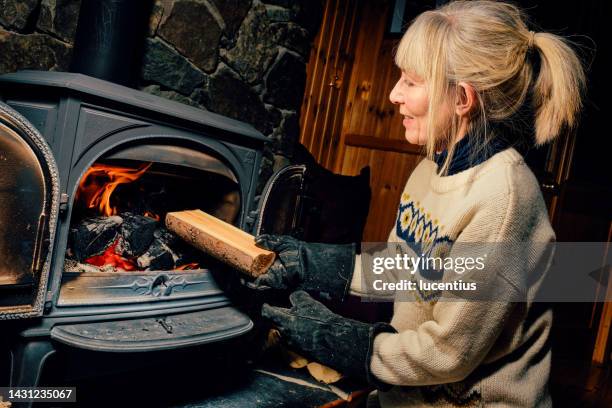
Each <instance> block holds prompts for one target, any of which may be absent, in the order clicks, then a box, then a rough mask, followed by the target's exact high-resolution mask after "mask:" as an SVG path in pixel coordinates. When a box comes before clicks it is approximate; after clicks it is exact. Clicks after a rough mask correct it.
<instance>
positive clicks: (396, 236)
mask: <svg viewBox="0 0 612 408" xmlns="http://www.w3.org/2000/svg"><path fill="white" fill-rule="evenodd" d="M437 168H438V166H437V164H436V163H435V162H433V161H431V160H427V159H425V160H423V161H422V162H421V163H420V164H419V165H418V166H417V168H416V169H415V170H414V172H413V173H412V175H411V176H410V178H409V180H408V182H407V183H406V186H405V188H404V191H403V193H402V196H401V202H400V205H399V209H398V213H397V219H396V223H395V225H394V227H393V229H392V230H391V232H390V234H389V239H388V241H389V242H400V243H408V244H409V245H410V246H411V247H412V248H417V249H418V252H423V253H429V252H431V251H435V248H437V244H438V243H440V242H446V243H448V245H450V247H451V248H455V247H460V246H461V245H459V244H461V243H464V244H465V243H477V244H478V243H502V244H504V245H505V244H506V243H507V244H521V243H528V245H520V248H521V253H520V254H519V256H518V257H517V256H513V257H508V256H505V255H504V251H498V252H495V253H494V254H492V256H489V258H488V259H487V262H486V264H485V268H484V272H483V273H496V274H501V275H503V278H504V282H505V283H507V285H508V288H507V289H504V290H510V291H512V290H514V291H516V292H517V293H521V294H524V295H525V300H524V301H521V302H516V301H483V300H480V301H467V300H463V301H459V300H455V301H437V297H435V296H431V297H429V296H430V295H431V293H426V292H420V291H413V292H412V293H413V296H414V298H413V299H410V300H406V299H403V300H397V298H396V300H395V303H394V314H393V318H392V321H391V324H392V325H393V327H394V328H395V329H396V330H397V331H398V333H382V334H379V335H378V336H376V338H375V340H374V349H373V353H372V360H371V362H370V369H371V371H372V373H373V374H374V375H375V376H376V377H377V378H378V379H379V380H381V381H383V382H385V383H387V384H390V385H392V386H393V387H392V388H391V389H390V390H389V391H386V392H383V391H378V392H376V393H374V394H373V395H371V396H370V397H371V398H370V403H372V404H373V406H377V405H379V406H381V407H415V406H436V407H455V406H462V407H465V406H483V405H484V406H487V407H488V406H494V407H495V406H497V407H545V406H551V405H552V403H551V399H550V395H549V393H548V388H547V387H548V377H549V372H550V346H549V342H548V341H547V340H548V336H549V332H550V329H551V324H552V311H551V309H550V308H549V306H548V305H546V304H543V303H536V302H533V301H531V300H532V297H530V294H533V293H534V291H537V289H538V288H539V287H540V285H541V284H542V282H543V280H544V276H545V271H546V269H547V268H544V271H542V267H541V265H548V262H549V261H550V258H551V256H552V254H551V253H550V251H547V250H546V248H548V247H549V246H547V245H545V244H547V243H550V242H552V241H554V239H555V236H554V232H553V230H552V227H551V225H550V222H549V219H548V212H547V210H546V206H545V204H544V200H543V198H542V194H541V192H540V189H539V185H538V183H537V180H536V178H535V176H534V175H533V173H532V172H531V170H530V169H529V168H528V166H527V165H526V164H525V162H524V161H523V158H522V156H521V155H520V154H519V153H518V152H517V151H516V150H515V149H513V148H506V149H505V150H502V151H500V152H498V153H496V154H494V155H493V156H491V157H489V158H487V159H486V160H485V161H483V162H481V163H479V164H477V165H475V166H472V167H469V168H467V169H466V170H463V171H459V172H457V173H454V174H451V175H448V176H440V175H438V174H437ZM539 244H543V245H539ZM451 251H452V249H451ZM514 255H516V254H514ZM364 259H365V258H364ZM361 262H362V259H361V256H359V255H358V256H357V260H356V263H355V264H356V267H355V273H354V275H353V280H352V282H351V293H352V294H354V295H364V294H365V291H364V290H363V289H362V287H361V285H362V267H361ZM536 271H538V272H536ZM521 276H522V277H525V276H526V277H527V278H526V279H521Z"/></svg>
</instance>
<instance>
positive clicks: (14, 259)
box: [0, 103, 59, 320]
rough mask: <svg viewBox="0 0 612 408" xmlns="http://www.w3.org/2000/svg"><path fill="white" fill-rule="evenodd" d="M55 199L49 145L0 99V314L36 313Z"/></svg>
mask: <svg viewBox="0 0 612 408" xmlns="http://www.w3.org/2000/svg"><path fill="white" fill-rule="evenodd" d="M58 202H59V179H58V172H57V166H56V164H55V160H54V159H53V156H52V153H51V149H50V148H49V146H48V145H47V143H46V142H45V140H44V139H43V137H42V136H41V135H40V133H39V132H38V131H37V130H36V129H35V128H34V126H32V125H31V124H30V123H29V122H28V121H27V120H25V119H24V118H23V117H22V116H21V115H19V114H18V113H17V112H15V111H14V110H13V109H11V108H9V107H8V106H6V105H5V104H3V103H0V320H4V319H17V318H24V317H34V316H40V315H41V314H42V311H43V304H44V300H45V292H46V289H47V281H48V279H49V270H50V265H51V251H50V248H51V247H52V245H51V243H52V242H53V238H54V233H55V227H56V224H57V214H58Z"/></svg>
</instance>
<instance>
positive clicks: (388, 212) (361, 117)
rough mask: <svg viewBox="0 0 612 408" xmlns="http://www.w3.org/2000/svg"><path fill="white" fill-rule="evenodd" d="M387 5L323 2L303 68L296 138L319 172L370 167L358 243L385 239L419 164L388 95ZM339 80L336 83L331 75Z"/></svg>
mask: <svg viewBox="0 0 612 408" xmlns="http://www.w3.org/2000/svg"><path fill="white" fill-rule="evenodd" d="M390 5H391V2H390V1H389V0H352V1H342V0H328V1H327V4H326V8H325V13H324V18H323V22H322V25H321V29H320V32H319V35H318V36H317V38H316V39H315V44H314V47H313V51H312V53H311V56H310V62H309V65H308V70H307V75H308V79H307V86H306V94H305V97H304V104H303V106H302V116H301V121H302V122H301V137H300V141H301V143H302V144H304V145H305V146H306V147H307V148H308V149H309V151H310V152H311V153H312V154H313V156H315V158H316V159H317V161H318V162H319V163H320V164H321V165H323V166H325V167H326V168H328V169H330V170H332V171H334V172H336V173H341V174H346V175H355V174H358V173H359V171H360V170H361V168H363V167H364V166H368V165H369V166H370V168H371V180H370V186H371V188H372V203H371V206H370V214H369V216H368V222H367V225H366V229H365V233H364V240H366V241H384V240H386V239H387V236H388V233H389V230H390V228H391V227H392V225H393V223H394V221H395V215H396V210H397V206H398V203H399V197H400V194H401V191H402V189H403V187H404V184H405V182H406V180H407V178H408V176H409V175H410V173H411V172H412V170H413V169H414V167H415V166H416V164H417V163H418V162H419V161H420V160H421V156H420V155H419V153H420V149H419V148H418V147H415V146H412V145H409V144H408V143H407V142H406V141H405V139H404V128H403V126H402V124H401V118H400V117H399V115H398V114H397V108H396V107H395V106H394V105H393V104H392V103H391V102H390V101H389V92H390V91H391V89H392V88H393V86H394V85H395V82H396V81H397V79H398V78H399V74H400V73H399V70H398V68H397V67H396V66H395V64H394V61H393V55H394V48H395V47H396V45H397V42H398V40H397V39H393V38H387V37H385V29H386V23H387V15H388V12H389V7H390ZM335 75H338V77H339V78H340V81H339V83H336V85H337V86H330V84H333V79H334V76H335Z"/></svg>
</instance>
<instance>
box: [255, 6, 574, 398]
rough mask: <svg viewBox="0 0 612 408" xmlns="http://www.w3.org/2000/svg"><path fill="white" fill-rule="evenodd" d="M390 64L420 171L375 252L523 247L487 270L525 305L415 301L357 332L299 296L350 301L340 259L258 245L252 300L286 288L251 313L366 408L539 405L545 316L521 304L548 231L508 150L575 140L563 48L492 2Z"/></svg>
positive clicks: (353, 273) (435, 31)
mask: <svg viewBox="0 0 612 408" xmlns="http://www.w3.org/2000/svg"><path fill="white" fill-rule="evenodd" d="M395 61H396V64H397V65H398V67H399V68H400V70H401V77H400V79H399V80H398V82H397V84H396V85H395V87H394V88H393V90H392V91H391V94H390V99H391V101H392V102H393V103H394V104H396V105H397V106H398V108H399V113H400V114H401V115H402V119H403V125H404V127H405V136H406V139H407V140H408V141H409V142H411V143H414V144H418V145H423V146H425V148H426V152H427V158H426V159H425V160H423V161H422V162H421V163H420V164H419V165H418V166H417V168H416V169H415V170H414V172H413V173H412V175H411V176H410V179H409V180H408V182H407V184H406V187H405V190H404V192H403V194H402V200H401V202H400V205H399V211H398V216H397V222H396V225H395V226H394V228H393V229H392V231H391V233H390V235H389V241H391V242H405V243H408V244H410V245H411V247H412V248H415V250H416V251H417V252H426V251H427V250H431V249H432V248H436V246H437V245H438V244H446V245H448V246H450V247H451V248H453V249H451V251H452V250H454V248H456V247H457V246H458V245H459V244H462V243H470V242H472V243H501V244H504V243H509V244H516V243H533V244H530V245H519V247H520V248H521V249H520V250H521V252H520V253H519V254H518V255H519V256H512V257H510V256H505V254H506V253H505V252H504V251H494V252H493V253H491V254H490V256H489V258H488V259H487V262H486V263H485V264H486V267H485V272H486V273H491V274H496V275H499V277H501V278H502V279H501V280H500V281H499V282H503V284H505V285H507V287H504V288H503V292H500V293H511V292H513V291H515V292H516V294H518V295H520V296H523V295H524V296H525V298H524V301H521V302H516V301H511V300H515V299H514V298H512V299H511V297H508V299H507V300H505V299H503V298H500V299H497V300H498V301H496V302H477V301H439V298H438V297H436V296H431V297H427V296H428V293H427V292H418V294H417V295H415V296H416V297H417V299H415V301H412V302H398V301H396V303H395V305H394V314H393V318H392V320H391V322H390V324H387V323H378V324H366V323H362V322H358V321H355V320H351V319H346V318H344V317H342V316H339V315H337V314H334V313H333V312H331V311H330V310H328V309H327V308H325V307H324V306H323V305H322V304H321V303H319V302H317V301H315V300H313V299H312V298H311V297H310V296H309V294H307V293H306V292H305V291H308V292H311V293H313V292H314V293H316V294H318V295H321V294H323V295H326V296H328V297H333V298H337V299H343V298H344V296H345V295H346V294H347V292H349V291H350V292H351V293H353V294H360V293H362V287H361V283H362V276H361V275H362V268H361V267H360V264H361V262H362V260H361V258H360V256H355V253H354V246H352V245H344V246H342V245H324V244H311V243H305V242H301V241H298V240H295V239H293V238H291V237H286V236H260V237H258V239H257V241H258V242H259V243H260V245H261V246H264V247H267V248H270V249H272V250H274V251H276V252H277V253H278V255H279V259H278V260H277V262H276V263H275V265H274V266H273V268H272V269H271V271H270V272H269V273H268V274H266V275H264V276H262V277H260V278H258V279H257V280H256V281H255V282H254V283H253V285H252V286H254V287H257V288H261V287H274V288H284V289H299V290H298V291H296V292H294V293H292V294H291V296H290V300H291V303H292V304H293V307H292V308H291V309H283V308H278V307H273V306H269V305H264V308H263V311H262V314H263V316H265V317H267V318H269V319H270V320H272V321H273V322H274V323H275V324H276V325H277V326H278V327H279V329H280V331H281V333H282V335H283V337H284V338H285V339H286V340H287V342H288V343H289V344H290V345H291V346H293V347H295V348H298V349H300V350H302V352H303V353H305V354H307V355H309V356H310V357H312V358H314V359H315V360H318V361H320V362H322V363H324V364H327V365H329V366H331V367H333V368H336V369H338V370H339V371H341V372H343V373H345V374H347V375H353V376H357V377H361V378H364V379H366V380H367V381H369V382H370V383H371V384H373V385H374V386H376V387H377V388H378V390H377V391H375V392H374V393H373V394H371V398H370V400H369V402H370V403H371V404H372V405H374V406H383V407H400V406H402V407H403V406H482V405H486V406H511V407H541V406H550V405H551V399H550V395H549V393H548V389H547V384H548V378H549V371H550V348H549V342H548V336H549V332H550V328H551V324H552V312H551V310H550V309H548V308H547V307H546V305H545V304H540V303H536V302H533V293H534V292H535V291H537V289H538V288H539V286H540V285H541V283H542V280H543V278H544V273H545V271H546V267H544V268H543V267H542V265H544V266H545V265H547V264H548V261H549V260H550V252H548V251H546V250H545V249H546V246H545V245H538V244H537V243H548V242H551V241H554V232H553V230H552V228H551V225H550V223H549V220H548V215H547V211H546V207H545V205H544V201H543V199H542V196H541V193H540V190H539V187H538V183H537V182H536V179H535V177H534V176H533V174H532V172H531V171H530V170H529V168H528V167H527V165H526V164H525V162H524V161H523V158H522V157H521V154H519V152H518V151H517V150H516V149H515V148H514V146H516V145H517V144H520V143H523V144H531V145H540V144H543V143H547V142H549V141H551V140H553V139H554V138H555V137H557V136H558V135H559V134H560V133H561V132H562V131H563V130H566V129H569V128H571V127H572V126H574V125H575V123H576V119H577V115H578V113H579V110H580V107H581V91H582V89H583V87H584V83H585V78H584V72H583V69H582V67H581V63H580V61H579V59H578V58H577V56H576V54H575V53H574V51H573V50H572V49H571V48H570V47H569V46H568V45H567V43H566V42H565V41H564V40H563V39H562V38H560V37H558V36H556V35H553V34H549V33H545V32H533V31H530V30H529V29H528V28H527V26H526V24H525V17H524V15H523V14H522V12H521V11H520V10H519V9H518V8H517V7H516V6H514V5H511V4H506V3H501V2H493V1H470V2H463V1H462V2H453V3H450V4H447V5H445V6H443V7H441V8H439V9H437V10H433V11H428V12H425V13H423V14H421V15H420V16H418V17H417V18H416V20H415V21H414V22H413V23H412V24H411V25H410V27H409V28H408V30H407V32H406V33H405V35H404V36H403V38H402V40H401V42H400V44H399V48H398V50H397V54H396V58H395ZM425 230H426V232H424V231H425ZM515 255H516V254H515ZM446 272H447V271H444V273H445V274H446ZM517 275H521V276H523V277H525V279H524V280H521V279H516V280H515V279H514V278H515V277H516V276H517ZM496 282H498V281H496ZM419 296H420V299H419V298H418V297H419ZM516 299H518V297H517V298H516Z"/></svg>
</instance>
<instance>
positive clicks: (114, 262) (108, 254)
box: [85, 240, 137, 271]
mask: <svg viewBox="0 0 612 408" xmlns="http://www.w3.org/2000/svg"><path fill="white" fill-rule="evenodd" d="M118 243H119V240H116V241H115V242H114V243H113V245H111V246H109V247H108V248H107V249H106V251H104V253H103V254H102V255H96V256H92V257H91V258H87V259H86V260H85V263H88V264H91V265H95V266H100V267H102V266H106V265H110V266H114V267H117V268H121V269H123V270H126V271H133V270H135V269H137V267H136V264H134V262H132V261H130V260H128V259H125V258H124V257H122V256H121V255H118V254H117V253H116V252H115V247H116V246H117V244H118Z"/></svg>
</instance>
